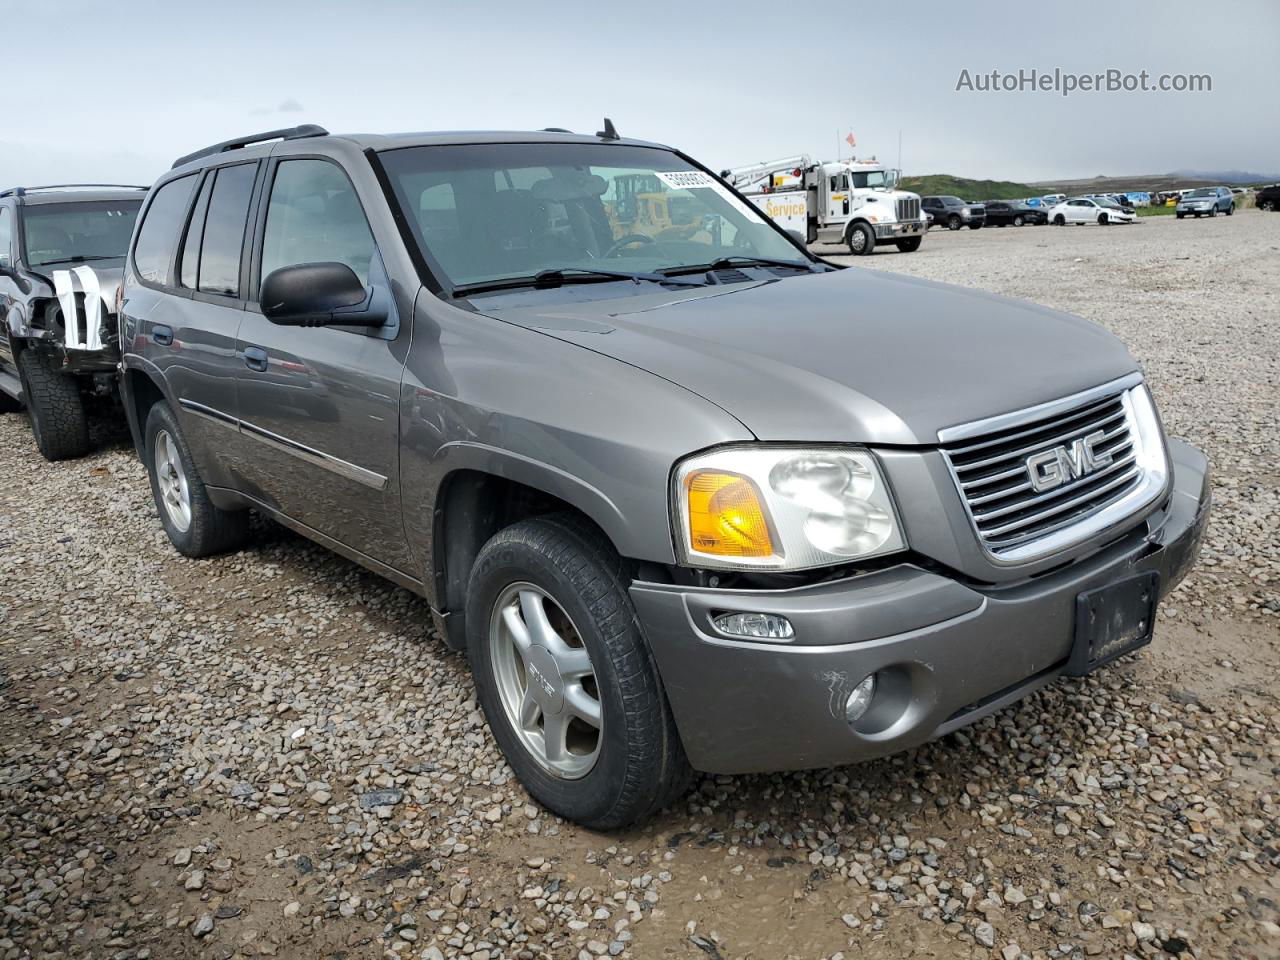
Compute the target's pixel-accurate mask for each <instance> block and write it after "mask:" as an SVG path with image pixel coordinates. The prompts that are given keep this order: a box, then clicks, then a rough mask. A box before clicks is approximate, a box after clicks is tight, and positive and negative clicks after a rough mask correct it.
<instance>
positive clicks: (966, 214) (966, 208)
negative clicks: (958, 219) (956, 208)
mask: <svg viewBox="0 0 1280 960" xmlns="http://www.w3.org/2000/svg"><path fill="white" fill-rule="evenodd" d="M960 212H961V213H963V214H964V215H965V216H968V215H969V208H968V207H961V208H960Z"/></svg>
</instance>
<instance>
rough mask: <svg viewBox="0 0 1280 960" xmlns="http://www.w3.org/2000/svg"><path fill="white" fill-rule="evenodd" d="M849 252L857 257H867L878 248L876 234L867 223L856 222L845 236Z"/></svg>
mask: <svg viewBox="0 0 1280 960" xmlns="http://www.w3.org/2000/svg"><path fill="white" fill-rule="evenodd" d="M845 242H846V243H847V244H849V252H850V253H851V254H853V255H854V256H855V257H865V256H867V255H868V254H869V253H871V251H872V250H874V249H875V248H876V235H875V233H874V232H873V231H872V229H871V228H870V227H869V226H867V224H865V223H855V224H854V225H853V226H851V227H850V228H849V235H848V236H847V237H846V238H845Z"/></svg>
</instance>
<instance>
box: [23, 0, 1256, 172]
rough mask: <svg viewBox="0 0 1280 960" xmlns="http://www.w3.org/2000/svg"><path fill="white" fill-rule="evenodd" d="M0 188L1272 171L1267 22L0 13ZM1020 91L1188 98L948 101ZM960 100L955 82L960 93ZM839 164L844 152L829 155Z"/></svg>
mask: <svg viewBox="0 0 1280 960" xmlns="http://www.w3.org/2000/svg"><path fill="white" fill-rule="evenodd" d="M0 31H2V34H0V35H3V36H4V37H5V40H6V43H5V47H6V52H5V57H6V67H5V70H4V74H3V76H4V80H3V83H4V86H5V89H4V110H3V119H2V120H0V186H7V185H9V184H15V183H35V182H44V183H48V182H57V181H79V180H104V181H123V182H140V183H150V182H151V181H152V180H154V179H155V177H156V176H157V175H158V174H159V173H160V172H161V171H163V170H164V169H166V168H167V167H168V166H169V165H170V163H172V161H173V160H174V158H176V157H177V156H178V155H180V154H182V153H186V152H188V151H190V150H193V149H196V148H199V147H201V146H204V145H206V144H209V143H212V142H214V141H218V140H223V139H227V138H229V137H233V136H237V135H241V134H244V133H248V132H253V131H256V130H263V129H271V128H274V127H282V126H291V125H294V124H298V123H319V124H321V125H323V126H325V127H327V128H328V129H330V130H332V131H334V132H392V131H397V130H451V129H452V130H458V129H483V128H489V129H495V128H496V129H530V128H535V129H536V128H538V127H544V126H564V127H569V128H570V129H573V130H576V131H585V132H593V131H595V130H597V129H598V128H599V125H600V121H601V118H602V117H603V116H605V115H608V116H610V117H612V118H613V120H614V121H615V123H616V124H617V126H618V129H619V131H620V132H621V133H623V134H624V135H628V136H636V137H643V138H648V139H653V140H660V141H663V142H666V143H670V144H673V145H676V146H679V147H681V148H682V149H684V150H686V151H687V152H689V153H691V154H693V155H694V156H696V157H698V158H699V159H700V160H702V161H703V162H705V163H706V164H707V165H709V166H711V167H714V168H716V169H719V168H721V167H724V166H731V165H735V164H740V163H748V162H754V161H757V160H767V159H774V158H777V157H782V156H788V155H792V154H797V153H809V154H811V155H813V156H815V158H818V159H831V158H833V157H834V155H835V153H836V148H837V141H838V137H842V136H843V135H844V134H845V133H847V132H849V131H853V133H854V134H855V135H856V137H857V140H858V150H857V152H858V154H859V155H863V154H867V155H869V154H873V153H874V154H878V155H879V157H880V159H881V160H888V161H890V162H892V163H894V164H896V162H897V156H898V135H899V131H901V135H902V167H903V168H904V169H905V171H906V172H907V173H908V174H921V173H952V174H957V175H960V176H968V177H991V178H997V179H1014V180H1046V179H1053V178H1055V177H1061V178H1074V177H1089V176H1094V175H1098V174H1109V175H1122V174H1142V173H1162V172H1167V171H1171V170H1186V169H1196V170H1226V169H1247V170H1255V171H1259V172H1262V173H1274V172H1276V171H1277V169H1278V168H1280V124H1278V123H1277V122H1276V118H1277V116H1280V111H1278V108H1277V106H1276V99H1275V97H1276V89H1277V87H1278V86H1280V67H1277V62H1278V59H1277V58H1278V54H1277V47H1276V44H1277V42H1278V41H1280V3H1276V2H1272V0H1217V2H1215V3H1212V4H1205V3H1203V2H1201V0H1192V2H1184V0H1174V2H1160V3H1146V4H1143V3H1130V2H1116V0H1107V2H1093V0H1072V2H1067V3H1030V2H977V3H965V4H958V3H950V2H915V3H910V4H898V3H893V2H887V0H880V2H876V3H858V2H849V0H836V2H832V3H829V4H814V3H785V2H780V0H767V2H759V3H757V2H755V0H737V2H728V3H726V2H717V3H699V2H697V0H683V2H668V0H646V2H633V3H617V2H615V3H607V2H605V3H601V2H594V3H591V2H576V0H574V2H564V0H561V2H558V0H540V2H531V0H471V2H450V3H444V2H434V0H420V2H396V0H359V2H346V0H306V2H293V0H256V2H242V0H211V2H207V3H199V4H195V3H181V2H176V3H175V2H164V3H151V2H149V0H117V2H114V3H102V2H97V0H23V2H15V0H0ZM1020 68H1022V69H1027V70H1030V69H1032V68H1035V69H1038V70H1040V71H1042V72H1045V71H1047V72H1052V71H1053V70H1054V68H1059V69H1061V70H1063V71H1069V72H1074V73H1079V74H1085V73H1094V72H1098V71H1105V70H1107V69H1108V68H1115V69H1117V70H1120V71H1122V72H1126V73H1133V74H1137V73H1139V72H1140V71H1142V70H1146V71H1149V72H1150V74H1151V75H1152V78H1153V81H1154V79H1155V78H1156V77H1158V76H1159V75H1161V74H1177V73H1183V74H1209V75H1210V76H1211V77H1212V87H1213V89H1212V92H1208V93H1173V92H1170V93H1151V92H1148V93H1140V92H1134V93H1123V92H1117V93H1083V92H1077V93H1075V94H1073V95H1072V96H1070V97H1065V98H1064V97H1062V96H1061V95H1060V94H1058V93H1053V92H1020V93H1004V92H1001V93H982V92H966V91H961V92H957V90H956V86H957V82H958V81H959V79H960V77H961V71H962V70H968V71H969V74H970V76H971V77H973V78H976V77H977V75H979V74H989V73H990V72H991V71H992V70H999V71H1001V72H1005V73H1016V72H1017V71H1018V70H1019V69H1020ZM975 83H976V80H975ZM841 149H842V151H844V153H845V155H846V156H847V153H848V148H847V146H844V145H843V144H841Z"/></svg>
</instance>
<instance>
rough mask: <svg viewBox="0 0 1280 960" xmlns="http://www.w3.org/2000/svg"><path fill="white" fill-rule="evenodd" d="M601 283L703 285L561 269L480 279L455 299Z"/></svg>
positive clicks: (619, 272) (461, 287) (462, 288)
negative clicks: (525, 288) (489, 292)
mask: <svg viewBox="0 0 1280 960" xmlns="http://www.w3.org/2000/svg"><path fill="white" fill-rule="evenodd" d="M600 280H630V281H631V282H632V283H640V282H642V281H643V282H646V283H674V284H679V285H680V286H685V287H688V286H699V287H700V286H702V284H700V283H690V282H688V281H683V280H673V279H672V278H671V277H669V276H667V275H666V274H663V273H627V272H626V271H624V270H594V269H591V268H589V267H561V268H557V269H551V270H539V271H538V272H537V273H533V274H529V275H528V276H522V277H503V278H501V279H499V280H479V281H477V282H475V283H463V284H459V285H458V286H456V287H454V288H453V296H454V297H466V296H470V295H471V294H473V293H486V292H488V291H491V290H517V289H520V288H521V287H533V288H534V289H536V290H550V289H553V288H555V287H562V286H564V285H565V284H566V283H597V282H599V281H600Z"/></svg>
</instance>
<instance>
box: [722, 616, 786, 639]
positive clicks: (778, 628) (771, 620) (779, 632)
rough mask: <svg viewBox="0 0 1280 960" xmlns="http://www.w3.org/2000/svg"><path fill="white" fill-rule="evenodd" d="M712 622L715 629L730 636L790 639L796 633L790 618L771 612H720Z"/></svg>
mask: <svg viewBox="0 0 1280 960" xmlns="http://www.w3.org/2000/svg"><path fill="white" fill-rule="evenodd" d="M714 622H715V625H716V629H717V630H719V631H720V632H721V633H727V634H729V636H731V637H750V638H752V639H753V640H790V639H791V638H792V637H794V636H795V635H796V632H795V630H793V629H792V628H791V621H790V620H788V619H787V618H786V617H779V616H778V615H777V614H773V613H722V614H720V616H718V617H716V618H715V621H714Z"/></svg>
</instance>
